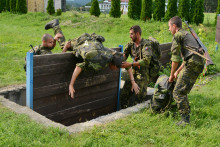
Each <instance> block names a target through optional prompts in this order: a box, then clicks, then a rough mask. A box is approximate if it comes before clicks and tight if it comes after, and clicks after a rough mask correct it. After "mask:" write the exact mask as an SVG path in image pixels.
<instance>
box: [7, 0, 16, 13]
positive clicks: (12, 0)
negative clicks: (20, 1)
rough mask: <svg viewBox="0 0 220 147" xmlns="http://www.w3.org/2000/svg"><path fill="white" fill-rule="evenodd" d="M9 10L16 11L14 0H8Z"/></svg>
mask: <svg viewBox="0 0 220 147" xmlns="http://www.w3.org/2000/svg"><path fill="white" fill-rule="evenodd" d="M9 5H10V12H12V13H16V0H10V3H9Z"/></svg>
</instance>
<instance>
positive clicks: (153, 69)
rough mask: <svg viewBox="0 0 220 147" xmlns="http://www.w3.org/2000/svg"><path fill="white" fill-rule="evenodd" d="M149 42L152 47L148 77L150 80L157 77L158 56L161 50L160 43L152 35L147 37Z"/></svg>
mask: <svg viewBox="0 0 220 147" xmlns="http://www.w3.org/2000/svg"><path fill="white" fill-rule="evenodd" d="M149 40H150V43H151V47H152V53H153V56H152V58H151V62H150V71H149V74H150V79H151V81H153V80H155V78H157V77H158V73H159V71H160V61H159V60H160V57H161V51H160V44H159V42H158V41H157V40H156V39H155V38H153V37H149Z"/></svg>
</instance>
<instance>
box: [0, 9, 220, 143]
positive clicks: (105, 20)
mask: <svg viewBox="0 0 220 147" xmlns="http://www.w3.org/2000/svg"><path fill="white" fill-rule="evenodd" d="M207 17H209V18H208V19H207ZM214 17H215V14H205V20H204V24H203V26H195V25H192V27H193V29H195V31H196V32H197V33H198V34H199V35H200V37H201V40H202V41H203V43H204V44H205V46H206V47H207V48H208V50H209V53H210V54H211V56H212V59H213V60H214V62H215V63H216V66H217V69H218V70H219V67H220V66H219V64H220V58H219V54H220V53H219V52H220V51H218V52H215V46H216V43H215V29H216V28H215V25H214ZM54 18H59V19H60V22H61V24H60V25H61V27H62V29H63V32H64V34H65V36H66V39H72V38H74V37H77V36H79V35H81V34H82V33H84V32H87V33H93V32H95V33H96V34H99V35H103V36H104V37H105V38H106V42H105V43H104V45H105V46H106V47H117V46H118V45H120V44H122V45H125V44H126V43H127V42H128V41H129V40H130V38H129V28H130V27H131V26H132V25H135V24H138V25H140V26H141V28H142V31H143V34H142V37H143V38H147V37H148V36H153V37H155V38H156V39H157V40H159V42H160V43H166V42H171V40H172V36H171V34H170V32H169V31H168V25H167V22H155V21H149V22H142V21H134V20H130V19H128V18H127V16H122V18H120V19H119V18H117V19H114V18H110V17H109V16H108V15H104V14H102V15H101V16H100V17H99V18H96V17H91V16H90V15H89V14H87V13H85V14H81V13H77V12H66V13H63V14H62V16H59V17H55V16H49V15H47V14H44V13H28V14H25V15H16V14H10V13H0V32H1V33H0V87H3V86H8V85H14V84H21V83H25V72H24V70H23V64H24V57H25V54H26V52H27V51H28V50H29V49H30V47H29V45H30V44H32V45H39V44H41V37H42V35H43V34H44V33H49V34H53V31H52V30H47V31H46V30H44V25H45V24H46V23H47V22H48V21H50V20H52V19H54ZM53 52H54V53H58V52H61V50H60V49H59V45H57V47H56V48H55V49H54V50H53ZM219 95H220V78H219V77H217V78H214V79H213V81H211V82H210V83H208V84H207V85H205V86H203V87H198V88H195V89H193V91H192V92H191V93H190V94H189V101H190V103H191V104H190V106H191V110H192V112H191V125H190V126H187V127H186V128H181V127H177V126H176V125H175V122H176V121H178V120H179V118H173V117H172V116H169V117H167V116H166V115H165V114H161V115H152V114H150V113H149V111H148V110H146V109H144V110H142V111H141V112H139V113H135V114H133V115H130V116H129V117H127V118H124V119H120V120H117V121H115V122H112V123H109V124H107V125H105V126H101V127H95V128H94V129H92V130H90V131H86V132H83V133H79V134H73V135H71V136H69V134H68V133H67V132H66V131H64V130H59V129H57V128H45V127H44V126H42V125H39V124H37V123H35V122H33V121H31V120H30V119H29V118H28V117H27V116H25V115H20V114H16V113H14V112H11V111H10V110H8V109H6V108H5V107H3V106H2V105H0V114H1V115H0V146H219V145H220V143H219V140H220V134H219V132H220V130H219V128H220V120H219V118H220V113H219V111H220V110H219V109H220V97H219Z"/></svg>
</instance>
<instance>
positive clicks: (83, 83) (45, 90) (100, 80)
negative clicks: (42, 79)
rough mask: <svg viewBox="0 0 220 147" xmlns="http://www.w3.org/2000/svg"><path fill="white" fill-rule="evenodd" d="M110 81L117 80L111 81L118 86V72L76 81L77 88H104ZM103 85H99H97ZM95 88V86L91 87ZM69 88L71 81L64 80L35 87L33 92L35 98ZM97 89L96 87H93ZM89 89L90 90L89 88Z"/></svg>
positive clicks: (113, 85) (58, 92) (61, 91)
mask: <svg viewBox="0 0 220 147" xmlns="http://www.w3.org/2000/svg"><path fill="white" fill-rule="evenodd" d="M110 81H115V82H113V83H111V86H112V87H115V86H118V84H117V83H118V76H116V72H115V73H114V72H113V73H110V74H107V75H100V76H98V77H91V78H88V79H77V80H76V83H75V85H74V86H75V89H80V88H86V87H92V86H94V87H96V88H101V89H102V88H103V87H105V86H107V85H105V83H107V84H109V82H110ZM99 84H100V85H102V86H101V87H100V86H97V85H99ZM90 89H93V88H90ZM68 90H69V82H64V83H59V84H54V85H47V86H44V87H40V88H34V90H33V94H34V99H38V98H42V97H47V96H50V95H56V94H60V93H63V92H68ZM93 90H95V89H93ZM87 91H88V90H87Z"/></svg>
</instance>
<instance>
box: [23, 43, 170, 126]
mask: <svg viewBox="0 0 220 147" xmlns="http://www.w3.org/2000/svg"><path fill="white" fill-rule="evenodd" d="M160 47H161V53H162V57H161V63H162V64H163V65H164V66H165V65H166V63H168V62H169V61H170V47H171V43H167V44H161V45H160ZM114 49H115V50H117V51H119V50H120V49H121V48H114ZM76 63H77V62H76V58H75V57H74V55H73V54H72V53H63V54H52V55H42V56H34V57H33V83H32V84H33V107H32V108H33V110H35V111H36V112H38V113H40V114H42V115H44V116H46V117H47V118H49V119H51V120H53V121H55V122H59V123H62V124H64V125H67V126H68V125H72V124H74V123H78V122H84V121H87V120H90V119H93V118H96V117H98V116H101V115H106V114H108V113H111V112H115V111H116V110H117V102H118V100H117V95H118V89H119V82H120V81H119V73H120V72H119V70H117V71H111V70H110V69H105V70H104V71H102V72H99V73H84V72H82V73H81V74H80V75H79V77H78V78H77V80H76V82H75V85H74V87H75V90H76V93H75V98H74V99H72V98H70V96H69V93H68V91H69V82H70V80H71V77H72V73H73V70H74V68H75V65H76ZM27 67H28V61H27ZM28 74H29V72H28V71H27V75H28ZM27 77H28V76H27ZM27 79H28V78H27ZM30 81H31V80H30ZM30 83H31V82H30ZM28 88H29V87H28V84H27V92H28V91H31V90H28ZM27 95H28V94H27ZM27 103H29V102H27Z"/></svg>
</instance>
